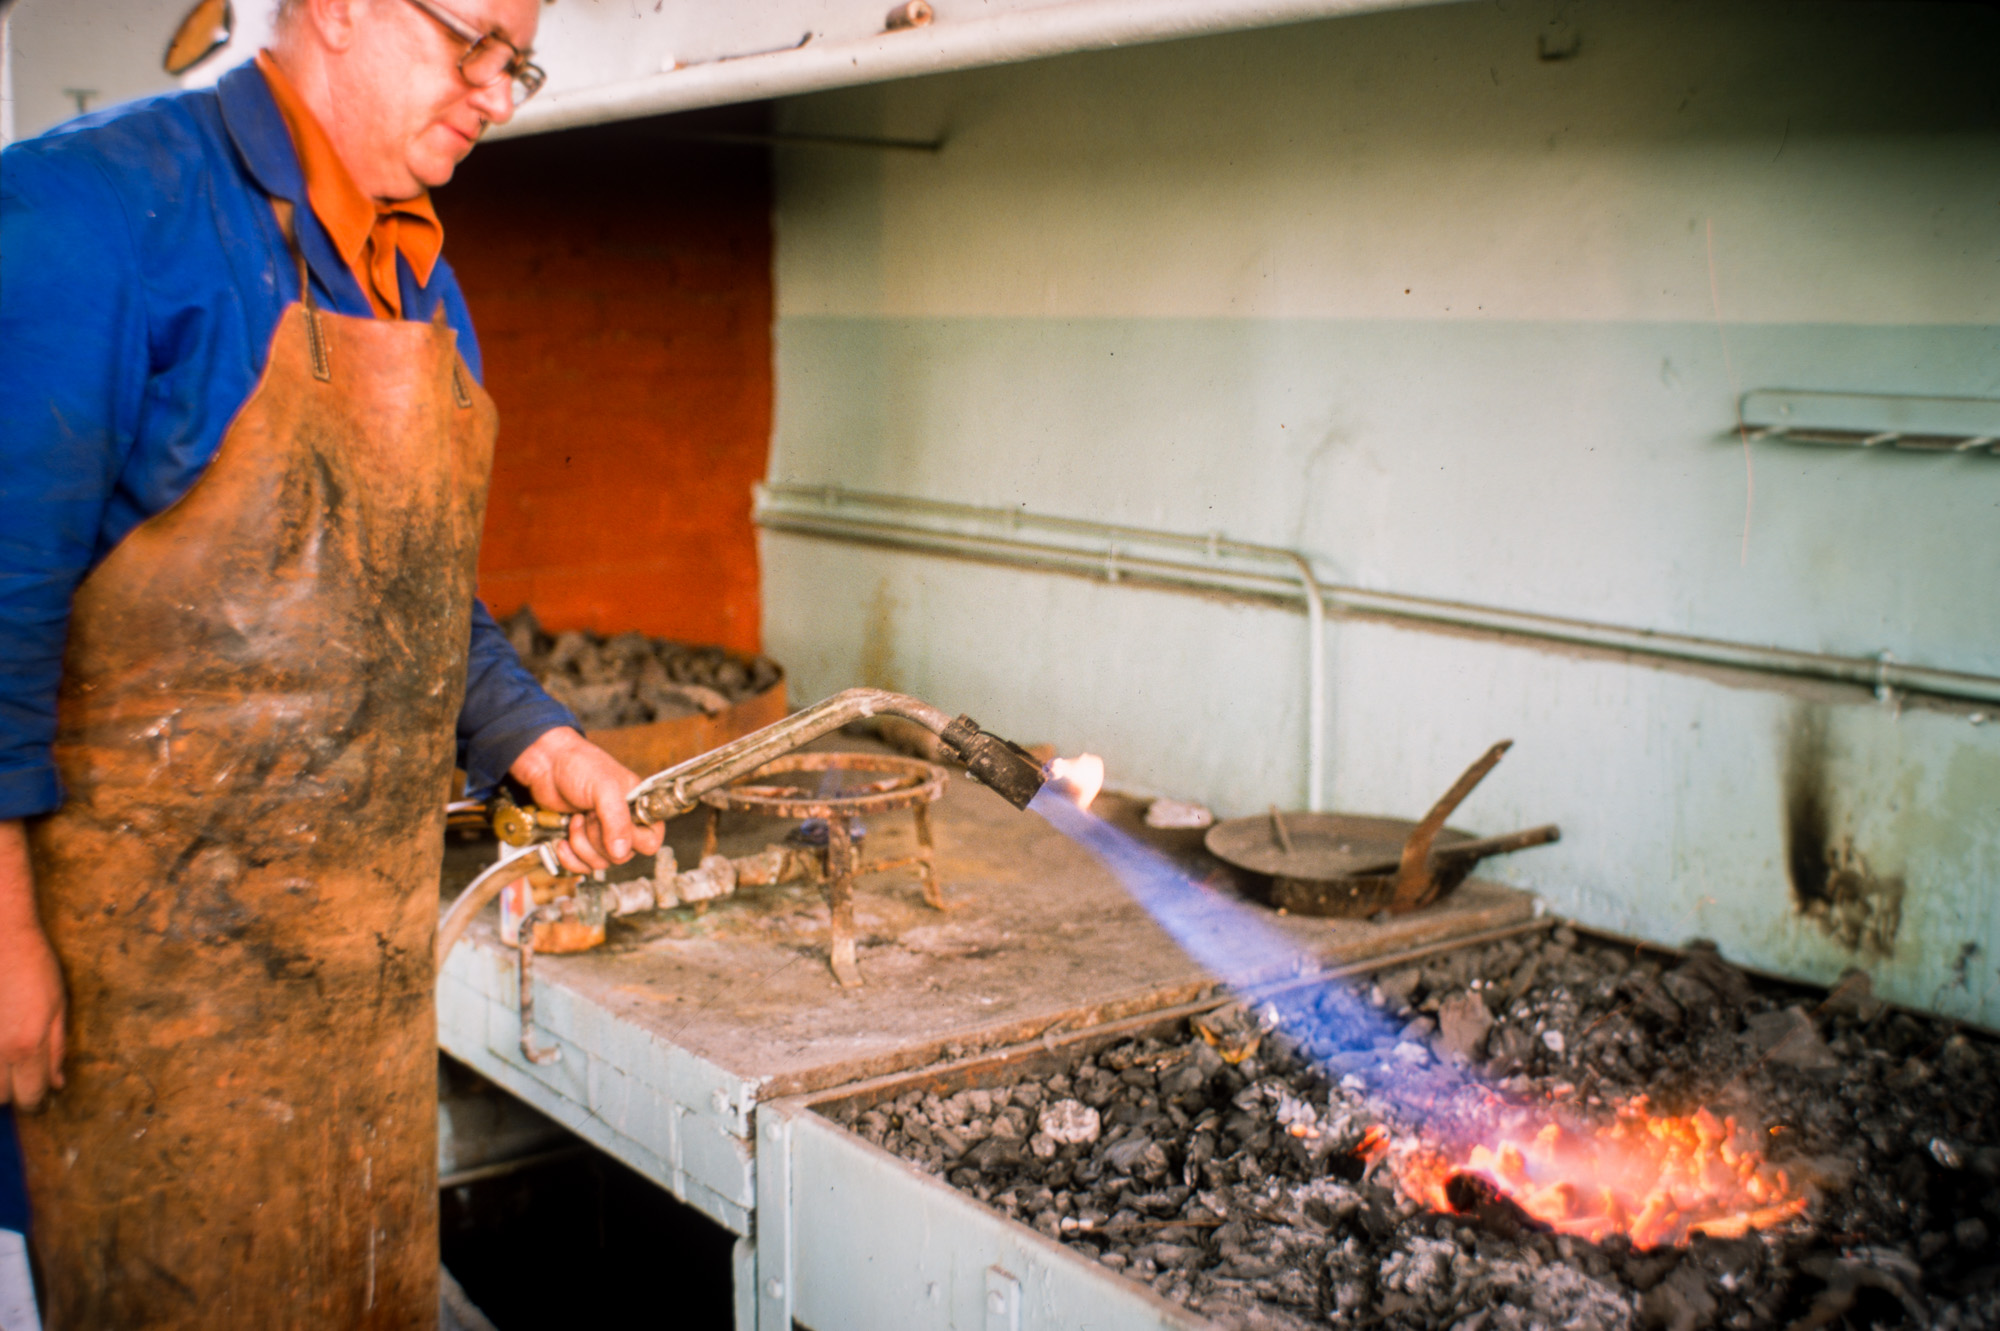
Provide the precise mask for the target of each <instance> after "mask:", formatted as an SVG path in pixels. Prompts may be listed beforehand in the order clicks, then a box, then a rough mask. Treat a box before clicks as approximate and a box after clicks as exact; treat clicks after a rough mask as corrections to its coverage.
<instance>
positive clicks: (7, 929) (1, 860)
mask: <svg viewBox="0 0 2000 1331" xmlns="http://www.w3.org/2000/svg"><path fill="white" fill-rule="evenodd" d="M23 928H31V929H33V930H34V931H35V932H36V933H40V932H41V931H42V917H41V915H40V913H39V912H38V911H37V910H36V909H35V871H34V869H33V868H32V867H30V864H29V860H28V825H27V824H26V823H24V822H22V821H21V820H20V819H19V818H10V819H6V820H0V933H12V932H14V931H15V930H17V929H23Z"/></svg>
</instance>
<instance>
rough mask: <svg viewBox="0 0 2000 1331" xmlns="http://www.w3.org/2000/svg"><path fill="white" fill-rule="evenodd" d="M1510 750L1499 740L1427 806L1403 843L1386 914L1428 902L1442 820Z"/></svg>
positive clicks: (1509, 744)
mask: <svg viewBox="0 0 2000 1331" xmlns="http://www.w3.org/2000/svg"><path fill="white" fill-rule="evenodd" d="M1513 747H1514V741H1513V740H1511V739H1503V740H1501V741H1500V742H1499V743H1498V744H1495V745H1494V746H1493V747H1492V748H1490V749H1488V750H1487V751H1486V752H1485V753H1482V754H1480V755H1479V757H1478V758H1477V759H1475V760H1474V762H1473V764H1472V766H1470V767H1468V768H1466V769H1465V770H1464V771H1463V772H1461V773H1459V777H1458V780H1456V781H1454V782H1452V783H1451V789H1450V790H1447V791H1446V792H1445V793H1444V794H1443V795H1442V796H1440V797H1439V799H1438V802H1437V803H1436V804H1433V805H1431V811H1430V812H1429V813H1427V814H1425V815H1424V817H1423V821H1422V822H1420V823H1418V824H1417V827H1416V830H1415V831H1413V832H1411V833H1410V839H1409V840H1408V841H1405V842H1404V843H1403V855H1402V862H1401V863H1400V864H1399V865H1398V866H1397V868H1396V885H1395V887H1394V888H1393V889H1392V890H1391V892H1390V894H1389V909H1390V910H1392V911H1395V912H1397V913H1398V914H1400V913H1402V912H1403V911H1408V910H1415V909H1416V908H1417V907H1418V906H1420V905H1422V904H1424V903H1425V902H1426V901H1429V900H1430V899H1431V898H1432V896H1433V895H1434V893H1433V891H1432V889H1433V888H1434V887H1435V886H1436V879H1435V878H1433V876H1432V874H1431V843H1432V842H1433V841H1436V840H1437V834H1438V833H1439V832H1442V831H1443V830H1444V820H1445V819H1447V818H1449V817H1451V815H1452V811H1453V810H1455V809H1457V808H1458V806H1459V805H1461V804H1463V803H1465V797H1466V796H1467V795H1470V794H1471V793H1472V791H1473V787H1475V786H1477V785H1478V784H1479V783H1480V782H1481V781H1484V780H1485V779H1486V774H1487V773H1488V772H1490V771H1492V770H1493V769H1494V768H1495V767H1496V766H1498V765H1499V762H1500V760H1501V759H1502V758H1504V757H1506V756H1507V750H1509V749H1511V748H1513Z"/></svg>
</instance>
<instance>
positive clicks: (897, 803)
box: [701, 753, 947, 821]
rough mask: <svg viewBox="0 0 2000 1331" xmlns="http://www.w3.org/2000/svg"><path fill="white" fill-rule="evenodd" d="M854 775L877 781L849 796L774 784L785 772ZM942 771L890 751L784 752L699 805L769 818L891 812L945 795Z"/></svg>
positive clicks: (801, 819)
mask: <svg viewBox="0 0 2000 1331" xmlns="http://www.w3.org/2000/svg"><path fill="white" fill-rule="evenodd" d="M809 772H816V773H826V772H853V773H858V774H871V775H873V776H875V778H876V779H875V780H873V781H870V782H868V783H866V785H864V786H863V788H862V789H860V790H858V791H854V792H851V793H836V794H831V795H820V794H815V793H813V792H811V791H809V790H805V789H802V788H800V787H798V786H792V785H784V784H772V783H771V778H773V777H779V776H785V775H787V774H789V773H809ZM946 779H947V775H946V773H945V770H944V769H943V768H942V767H939V766H937V765H936V764H934V763H927V762H925V761H923V760H922V759H921V758H905V757H901V756H899V755H897V754H890V753H788V754H786V755H784V756H783V757H781V758H774V759H772V760H771V761H770V762H768V763H765V764H764V765H763V766H762V767H760V768H758V769H757V770H756V771H754V772H752V773H750V774H749V775H747V776H744V777H741V778H739V780H738V781H737V782H735V783H732V784H730V785H727V786H723V787H721V788H720V789H718V790H711V791H709V792H708V793H707V794H706V795H703V796H702V797H701V802H702V803H703V804H706V805H707V806H708V807H709V808H711V809H717V810H733V811H737V812H741V813H761V814H765V815H767V816H769V817H773V818H791V819H797V820H800V821H803V820H805V819H807V818H836V817H840V816H842V815H846V816H849V817H855V816H860V815H863V814H871V813H889V812H891V811H893V810H896V809H909V808H915V807H917V806H919V805H925V804H929V803H931V802H932V801H934V800H936V799H937V798H938V797H939V796H941V795H943V794H944V784H945V781H946Z"/></svg>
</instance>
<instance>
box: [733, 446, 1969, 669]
mask: <svg viewBox="0 0 2000 1331" xmlns="http://www.w3.org/2000/svg"><path fill="white" fill-rule="evenodd" d="M842 505H850V506H851V509H852V510H866V509H868V508H871V507H873V508H882V509H892V510H893V509H903V510H906V511H910V512H919V513H928V514H930V515H933V516H935V517H937V518H939V519H940V520H945V519H953V520H958V521H977V522H979V523H981V524H994V525H993V527H992V529H991V530H982V531H978V532H961V531H953V530H943V529H940V528H939V527H938V526H936V525H925V524H924V523H921V522H916V521H906V520H903V519H900V518H898V517H896V516H893V515H892V514H890V513H868V512H865V511H846V512H833V511H831V509H832V508H833V507H838V506H842ZM756 521H757V523H758V525H760V526H762V527H764V528H765V529H766V530H769V531H780V532H788V533H791V534H794V535H802V536H815V537H820V538H823V539H830V540H842V541H849V542H853V543H856V544H862V545H873V546H879V547H882V548H884V549H895V550H908V551H913V552H919V553H927V554H945V555H954V556H957V557H960V558H966V559H976V560H980V561H982V562H987V563H996V564H1006V565H1013V566H1016V567H1024V568H1033V569H1041V570H1046V571H1053V572H1063V573H1073V574H1076V575H1078V576H1082V577H1097V576H1101V569H1100V568H1099V567H1098V566H1099V565H1101V563H1102V561H1103V554H1102V552H1101V550H1100V551H1099V552H1097V553H1095V554H1089V553H1086V552H1082V551H1079V550H1078V549H1077V548H1075V546H1074V545H1065V544H1062V543H1060V542H1059V541H1056V540H1037V539H1035V538H1034V537H1032V536H1027V535H1023V534H1022V533H1021V531H1020V530H1019V529H1020V528H1026V527H1033V528H1039V529H1041V530H1043V531H1045V532H1049V533H1051V534H1053V535H1058V536H1070V537H1074V538H1076V539H1079V540H1080V539H1086V538H1088V537H1091V536H1094V537H1095V538H1096V539H1098V540H1109V539H1114V538H1115V539H1116V540H1117V541H1118V542H1119V547H1120V555H1119V560H1120V567H1121V569H1122V571H1123V573H1124V575H1125V576H1126V577H1127V578H1132V579H1139V580H1144V581H1147V582H1150V583H1152V584H1155V585H1159V586H1163V587H1167V588H1171V589H1178V590H1188V591H1198V592H1201V593H1203V594H1206V595H1220V596H1225V597H1232V598H1235V599H1239V600H1250V601H1263V602H1267V603H1268V602H1279V603H1284V602H1292V603H1297V602H1298V601H1300V600H1301V599H1304V600H1306V601H1308V602H1310V601H1311V600H1312V599H1313V597H1312V594H1311V593H1305V592H1303V591H1302V590H1301V588H1300V587H1299V585H1298V583H1297V582H1296V581H1295V580H1294V579H1290V578H1276V577H1272V576H1269V575H1265V574H1261V573H1259V572H1257V571H1255V570H1250V569H1240V568H1218V567H1216V566H1214V565H1210V564H1206V563H1204V562H1202V561H1199V560H1194V559H1178V558H1174V557H1171V556H1168V555H1165V554H1163V555H1161V556H1159V557H1156V558H1150V559H1144V558H1141V557H1139V556H1137V555H1134V554H1132V553H1131V545H1132V543H1133V542H1135V541H1141V540H1143V541H1148V542H1151V543H1152V544H1154V545H1156V546H1157V547H1159V548H1161V549H1162V550H1168V549H1189V550H1194V551H1206V550H1208V549H1209V548H1210V547H1211V541H1210V539H1209V538H1207V537H1200V536H1190V535H1186V534H1183V533H1178V532H1152V531H1146V530H1144V529H1141V528H1132V527H1117V526H1112V525H1110V524H1106V523H1092V522H1084V521H1079V520H1077V519H1073V518H1044V517H1041V516H1038V515H1030V514H1025V513H1021V512H1019V511H1018V510H1014V509H992V508H980V507H977V506H974V505H970V504H949V503H942V502H939V501H933V500H917V499H910V498H908V497H905V496H885V495H873V494H866V493H861V492H856V491H845V490H840V489H838V488H829V487H825V486H775V485H774V486H766V487H763V488H762V489H761V490H760V491H759V494H758V501H757V512H756ZM1275 548H1276V547H1269V546H1265V547H1255V546H1247V545H1246V544H1245V543H1240V542H1228V541H1224V542H1221V543H1220V549H1221V551H1222V552H1223V553H1224V554H1228V553H1231V552H1232V549H1235V550H1245V549H1263V550H1273V549H1275ZM1285 553H1287V554H1289V553H1291V552H1289V551H1287V552H1285ZM1319 597H1320V598H1321V599H1323V601H1324V602H1327V603H1330V604H1331V607H1332V609H1333V611H1334V613H1336V614H1343V615H1374V616H1378V617H1381V618H1384V619H1391V620H1398V621H1403V622H1405V623H1407V624H1408V625H1409V626H1411V627H1418V628H1422V627H1431V626H1436V627H1440V628H1450V629H1472V630H1475V631H1478V632H1482V633H1490V634H1492V635H1494V636H1496V637H1501V638H1508V639H1514V640H1519V641H1521V642H1522V643H1523V644H1524V645H1530V646H1539V645H1541V644H1545V643H1552V642H1554V643H1565V644H1570V645H1574V646H1580V647H1589V648H1595V649H1599V650H1605V651H1616V652H1626V653H1630V654H1632V655H1634V656H1646V657H1653V658H1656V659H1659V660H1665V661H1678V662H1684V663H1688V664H1693V665H1705V666H1718V667H1722V668H1725V669H1733V670H1747V671H1751V672H1754V673H1758V674H1767V675H1778V676H1788V677H1791V678H1796V679H1809V680H1816V681H1829V682H1833V683H1839V684H1850V685H1858V686H1860V687H1862V688H1866V689H1870V690H1878V691H1879V690H1882V689H1889V690H1894V691H1896V692H1899V693H1922V694H1929V695H1932V696H1935V697H1940V698H1954V699H1962V700H1965V701H1968V702H1981V703H2000V677H1995V676H1992V675H1982V674H1974V673H1971V672H1967V671H1957V670H1941V669H1937V668H1935V667H1931V666H1922V665H1913V664H1909V663H1907V662H1902V661H1893V660H1885V659H1883V658H1880V657H1865V656H1864V657H1851V656H1835V655H1831V654H1828V653H1822V652H1799V651H1791V650H1787V649H1785V648H1782V647H1763V646H1757V645H1754V644H1750V643H1740V642H1731V641H1727V640H1725V639H1720V638H1701V637H1695V636H1693V635H1690V634H1679V633H1661V632H1657V631H1654V630H1651V629H1637V628H1627V627H1623V626H1620V625H1612V624H1601V623H1596V622H1594V621H1591V620H1585V619H1572V618H1567V617H1563V616H1558V615H1543V614H1535V613H1532V612H1527V611H1520V610H1504V609H1499V608H1496V607H1492V606H1483V605H1476V604H1473V603H1470V602H1465V601H1447V600H1441V599H1438V598H1434V597H1427V596H1411V595H1407V594H1404V593H1400V592H1378V591H1370V590H1368V589H1366V588H1362V587H1352V586H1345V585H1341V584H1337V583H1324V584H1320V587H1319ZM1311 609H1312V607H1311V605H1310V604H1308V605H1307V606H1306V610H1307V612H1308V614H1310V613H1311Z"/></svg>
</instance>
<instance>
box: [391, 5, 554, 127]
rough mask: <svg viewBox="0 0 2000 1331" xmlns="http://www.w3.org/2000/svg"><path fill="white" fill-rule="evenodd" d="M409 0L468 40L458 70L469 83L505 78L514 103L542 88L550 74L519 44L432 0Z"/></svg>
mask: <svg viewBox="0 0 2000 1331" xmlns="http://www.w3.org/2000/svg"><path fill="white" fill-rule="evenodd" d="M410 3H411V4H413V5H415V6H416V7H417V8H418V9H421V10H422V11H423V12H424V13H426V14H428V15H430V16H431V17H432V18H433V19H435V20H436V21H437V24H438V26H439V27H441V28H443V29H444V30H445V31H446V32H448V33H450V34H451V35H452V36H454V37H456V38H458V39H459V40H460V41H462V42H464V43H465V54H464V55H462V56H460V57H459V58H458V72H459V74H460V75H462V76H463V77H464V79H465V81H466V82H467V83H470V84H471V85H472V86H473V87H475V88H490V87H492V86H493V85H494V84H496V83H498V82H500V80H502V79H508V80H510V81H511V82H512V83H513V88H512V92H513V96H514V105H516V106H519V105H521V103H523V102H525V101H527V100H528V99H529V98H530V97H533V96H534V95H535V94H536V93H538V92H540V91H541V90H542V84H543V83H544V82H546V81H547V80H548V75H546V74H544V73H543V72H542V67H541V66H540V65H534V64H530V63H529V62H528V57H527V55H526V54H524V53H523V52H522V50H521V48H520V47H518V46H516V45H514V44H513V43H512V42H510V41H508V40H507V39H506V38H505V37H502V36H501V35H500V34H499V33H497V32H481V31H480V30H479V29H477V28H475V27H473V26H472V25H471V24H470V23H467V22H466V21H465V20H464V19H462V18H460V17H459V16H458V15H456V14H454V13H452V12H451V11H450V10H448V9H446V8H444V6H442V5H437V4H433V3H432V2H431V0H410Z"/></svg>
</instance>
